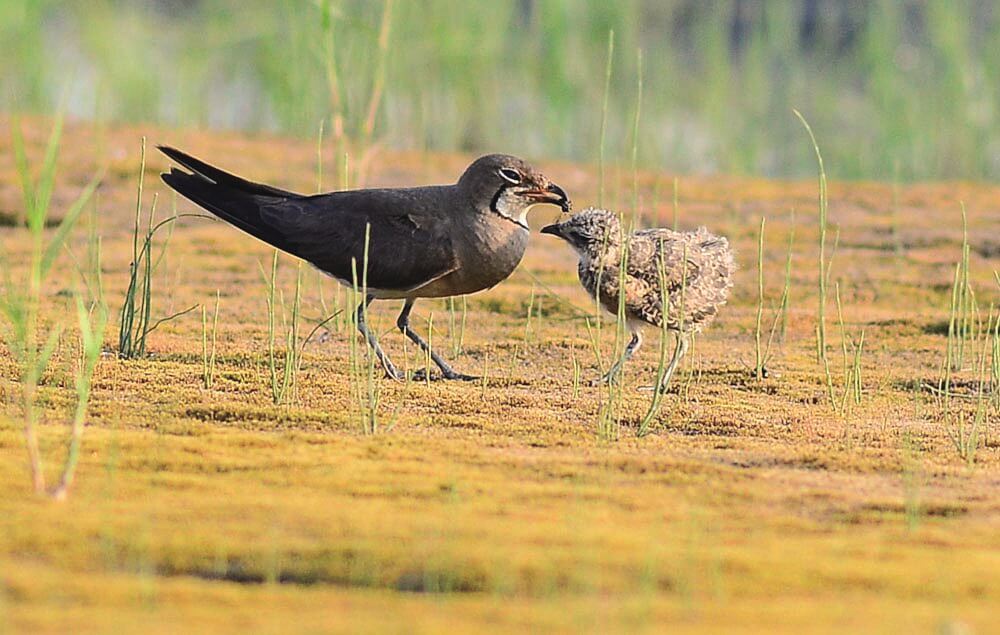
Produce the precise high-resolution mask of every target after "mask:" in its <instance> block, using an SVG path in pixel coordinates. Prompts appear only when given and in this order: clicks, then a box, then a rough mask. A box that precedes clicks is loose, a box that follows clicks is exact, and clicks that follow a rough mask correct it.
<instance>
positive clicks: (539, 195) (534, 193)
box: [525, 183, 573, 213]
mask: <svg viewBox="0 0 1000 635" xmlns="http://www.w3.org/2000/svg"><path fill="white" fill-rule="evenodd" d="M525 196H527V197H528V198H530V199H531V200H533V201H537V202H539V203H551V204H552V205H558V206H559V208H560V209H562V211H563V212H564V213H568V212H569V211H570V210H571V209H573V204H572V203H571V202H570V200H569V197H568V196H566V191H565V190H563V189H562V188H561V187H559V186H558V185H556V184H555V183H550V184H549V185H548V186H547V187H546V188H545V189H544V190H543V189H537V190H528V191H527V192H525Z"/></svg>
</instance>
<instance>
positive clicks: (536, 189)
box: [160, 146, 569, 376]
mask: <svg viewBox="0 0 1000 635" xmlns="http://www.w3.org/2000/svg"><path fill="white" fill-rule="evenodd" d="M160 150H161V151H162V152H163V153H164V154H166V155H167V156H168V157H170V158H171V159H173V160H174V161H175V162H177V163H178V164H180V165H181V166H183V167H184V168H186V170H187V171H185V170H181V169H178V168H173V169H171V170H170V172H168V173H166V174H163V180H164V182H166V183H167V185H169V186H170V187H172V188H173V189H175V190H176V191H177V192H179V193H180V194H182V195H183V196H185V197H187V198H188V199H190V200H192V201H193V202H195V203H197V204H198V205H200V206H202V207H204V208H205V209H207V210H208V211H210V212H212V213H213V214H215V215H216V216H218V217H219V218H221V219H223V220H225V221H227V222H229V223H231V224H232V225H234V226H235V227H238V228H239V229H242V230H243V231H245V232H247V233H248V234H250V235H252V236H255V237H257V238H259V239H261V240H263V241H264V242H266V243H268V244H270V245H273V246H274V247H277V248H278V249H281V250H282V251H285V252H288V253H289V254H292V255H294V256H297V257H299V258H302V259H303V260H306V261H308V262H310V263H312V264H313V265H314V266H316V268H318V269H320V270H321V271H324V272H326V273H328V274H330V275H331V276H333V277H335V278H337V279H338V280H340V281H341V282H343V283H344V284H346V285H349V286H351V285H354V284H355V283H356V284H357V285H358V286H359V287H360V286H362V285H364V287H365V291H366V293H367V296H368V299H367V301H368V302H370V301H371V300H374V299H386V298H400V299H405V300H406V303H405V304H404V308H403V313H401V315H400V319H399V321H398V324H399V327H400V329H401V330H402V331H403V332H404V333H406V334H407V336H409V337H410V338H411V339H413V340H414V341H415V342H417V343H419V344H420V345H421V346H422V347H425V348H426V347H427V345H426V343H424V342H423V340H421V339H420V338H419V337H418V336H416V334H415V333H413V332H412V331H410V330H409V326H408V320H409V311H410V308H411V307H412V304H413V302H414V300H415V299H417V298H421V297H449V296H454V295H463V294H467V293H474V292H476V291H480V290H483V289H487V288H489V287H492V286H493V285H495V284H497V283H499V282H500V281H502V280H504V279H505V278H506V277H507V276H509V275H510V274H511V273H512V272H513V270H514V268H515V267H516V266H517V265H518V263H519V262H520V261H521V258H522V257H523V255H524V250H525V247H526V246H527V242H528V233H529V232H528V227H527V225H526V223H525V221H524V215H525V214H526V213H527V210H528V209H530V207H531V206H533V205H536V204H539V203H551V204H556V205H560V206H561V207H563V208H564V209H567V210H568V209H569V200H568V198H567V197H566V193H565V192H564V191H563V190H562V189H561V188H560V187H558V186H557V185H554V184H553V183H551V182H550V181H549V180H548V179H547V178H545V176H543V175H542V174H541V173H539V172H537V171H536V170H534V169H533V168H531V167H530V166H529V165H527V164H526V163H525V162H523V161H522V160H520V159H518V158H516V157H512V156H508V155H487V156H484V157H481V158H479V159H477V160H476V161H475V162H473V163H472V164H471V165H470V166H469V168H468V169H466V171H465V173H464V174H463V175H462V177H461V178H460V179H459V180H458V182H456V183H455V184H452V185H435V186H425V187H412V188H393V189H389V188H385V189H366V190H350V191H342V192H330V193H327V194H317V195H312V196H307V195H301V194H296V193H294V192H289V191H286V190H282V189H279V188H275V187H271V186H268V185H262V184H259V183H254V182H252V181H248V180H246V179H243V178H240V177H238V176H235V175H233V174H230V173H228V172H225V171H223V170H220V169H219V168H216V167H214V166H211V165H209V164H207V163H205V162H204V161H201V160H199V159H196V158H195V157H192V156H191V155H189V154H186V153H184V152H181V151H180V150H176V149H174V148H170V147H164V146H161V147H160ZM366 247H367V249H366ZM361 308H363V307H361ZM361 308H359V311H361ZM359 328H361V330H362V332H363V333H365V335H366V337H368V341H369V343H370V344H372V346H373V348H375V350H376V353H377V354H378V355H379V358H380V359H381V360H382V362H383V365H384V366H385V367H386V371H387V372H388V373H390V374H392V375H397V376H398V372H397V371H396V369H395V368H394V367H393V366H392V364H391V362H389V361H388V358H387V357H386V356H385V355H384V353H382V351H381V349H380V348H379V347H378V345H377V342H375V340H374V338H373V337H371V336H370V335H369V334H368V333H367V331H366V329H364V327H363V325H361V324H359ZM434 359H435V361H436V362H437V363H438V365H439V366H440V367H441V370H442V371H443V372H444V374H445V376H448V375H449V374H455V373H453V371H451V369H450V368H449V367H448V366H447V364H445V363H444V362H443V360H441V359H440V358H439V357H437V356H436V355H435V356H434ZM455 375H456V376H457V374H455Z"/></svg>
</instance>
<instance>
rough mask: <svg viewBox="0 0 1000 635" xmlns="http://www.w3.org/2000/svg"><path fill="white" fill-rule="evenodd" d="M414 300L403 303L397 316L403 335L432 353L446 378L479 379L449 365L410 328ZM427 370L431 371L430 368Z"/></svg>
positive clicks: (398, 325)
mask: <svg viewBox="0 0 1000 635" xmlns="http://www.w3.org/2000/svg"><path fill="white" fill-rule="evenodd" d="M413 302H414V300H413V299H412V298H408V299H407V300H406V302H404V303H403V310H402V311H400V313H399V317H398V318H396V326H397V327H399V330H400V331H402V332H403V335H405V336H406V337H408V338H410V341H411V342H413V343H414V344H416V345H417V346H419V347H420V350H422V351H424V352H425V353H430V356H431V359H432V360H434V363H435V364H437V367H438V368H440V369H441V375H442V376H443V377H444V378H445V379H460V380H462V381H472V380H474V379H479V378H478V377H473V376H472V375H464V374H462V373H459V372H456V371H455V369H454V368H452V367H451V366H449V365H448V362H446V361H444V358H443V357H441V356H440V355H438V354H437V353H435V352H434V351H432V350H431V347H430V345H429V344H427V342H425V341H424V339H423V338H422V337H420V336H419V335H417V332H416V331H414V330H413V329H411V328H410V311H412V310H413ZM425 372H430V369H428V370H427V371H425Z"/></svg>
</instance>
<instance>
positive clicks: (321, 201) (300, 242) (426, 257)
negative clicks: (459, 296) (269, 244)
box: [261, 190, 458, 290]
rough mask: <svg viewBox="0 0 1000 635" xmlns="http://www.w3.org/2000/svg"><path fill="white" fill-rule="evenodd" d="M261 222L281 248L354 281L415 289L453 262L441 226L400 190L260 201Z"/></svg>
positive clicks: (446, 270) (447, 270)
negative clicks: (279, 238)
mask: <svg viewBox="0 0 1000 635" xmlns="http://www.w3.org/2000/svg"><path fill="white" fill-rule="evenodd" d="M261 220H262V221H263V222H264V223H266V224H268V225H269V226H270V227H271V228H272V230H274V231H275V232H277V233H280V234H281V235H282V237H283V239H284V243H285V244H286V245H287V247H286V250H287V251H288V252H289V253H292V254H293V255H296V256H298V257H300V258H303V259H305V260H308V261H309V262H311V263H313V264H314V265H316V267H318V268H319V269H321V270H323V271H325V272H327V273H329V274H331V275H333V276H335V277H337V278H339V279H341V280H344V281H346V282H347V283H348V284H352V283H354V282H355V281H356V282H357V284H358V286H359V287H360V286H362V285H367V287H368V288H370V289H391V290H412V289H417V288H419V287H421V286H423V285H425V284H428V283H429V282H431V281H433V280H435V279H437V278H440V277H441V276H444V275H447V274H448V273H450V272H451V271H454V270H455V269H456V268H457V265H458V263H457V262H456V257H455V252H454V249H453V246H452V241H451V239H450V238H449V236H448V233H447V229H448V228H447V227H446V226H444V224H443V223H442V222H441V220H440V218H439V217H437V216H436V215H435V214H433V213H432V212H431V211H429V210H424V209H422V204H421V203H420V197H417V200H416V201H414V200H413V198H412V196H411V195H410V194H409V193H408V192H407V191H406V190H364V191H348V192H334V193H332V194H324V195H317V196H311V197H302V198H296V199H292V200H281V201H275V202H274V203H273V204H271V205H265V206H263V207H262V209H261ZM366 234H367V238H366ZM366 247H367V251H366Z"/></svg>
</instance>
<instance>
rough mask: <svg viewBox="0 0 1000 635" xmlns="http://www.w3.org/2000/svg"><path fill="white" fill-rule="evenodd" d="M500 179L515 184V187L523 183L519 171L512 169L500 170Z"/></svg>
mask: <svg viewBox="0 0 1000 635" xmlns="http://www.w3.org/2000/svg"><path fill="white" fill-rule="evenodd" d="M500 177H501V178H503V180H505V181H509V182H510V183H513V184H514V185H517V184H518V183H520V182H521V175H520V174H519V173H518V172H517V170H512V169H510V168H500Z"/></svg>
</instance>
